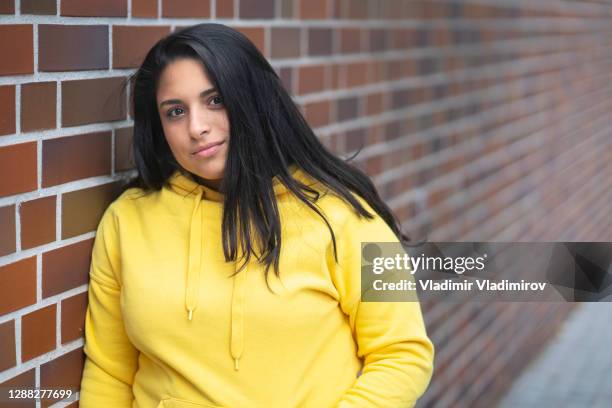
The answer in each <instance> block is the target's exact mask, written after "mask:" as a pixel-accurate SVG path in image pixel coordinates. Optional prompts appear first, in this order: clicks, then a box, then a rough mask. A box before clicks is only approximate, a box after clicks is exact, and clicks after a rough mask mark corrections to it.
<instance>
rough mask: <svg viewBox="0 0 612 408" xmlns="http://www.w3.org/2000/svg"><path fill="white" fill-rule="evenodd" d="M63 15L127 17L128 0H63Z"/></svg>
mask: <svg viewBox="0 0 612 408" xmlns="http://www.w3.org/2000/svg"><path fill="white" fill-rule="evenodd" d="M61 1H62V4H61V6H60V7H61V8H60V10H61V14H62V16H74V17H78V16H82V17H125V16H127V0H88V1H83V0H61Z"/></svg>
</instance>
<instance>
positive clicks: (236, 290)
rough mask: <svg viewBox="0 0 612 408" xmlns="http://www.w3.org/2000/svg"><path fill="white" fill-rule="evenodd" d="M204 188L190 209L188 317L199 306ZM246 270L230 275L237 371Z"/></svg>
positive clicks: (232, 340) (233, 352) (241, 346)
mask: <svg viewBox="0 0 612 408" xmlns="http://www.w3.org/2000/svg"><path fill="white" fill-rule="evenodd" d="M203 195H204V190H203V189H200V190H199V192H198V193H197V194H196V195H195V198H194V206H193V211H192V213H191V228H190V231H189V263H188V265H187V282H186V287H185V308H186V309H187V319H188V320H193V313H194V311H195V309H196V308H197V307H198V298H199V290H200V274H201V272H202V268H203V266H204V265H203V263H202V252H203V244H204V242H203V240H204V238H203V232H202V224H203V221H204V219H203V217H204V215H203V213H204V212H203V210H202V197H203ZM246 273H247V270H246V269H245V270H243V271H241V272H240V273H238V274H237V275H234V277H233V280H234V281H233V288H232V306H231V321H230V330H231V333H230V353H231V355H232V359H233V360H234V369H235V370H236V371H238V370H240V364H239V362H240V358H241V357H242V353H243V351H244V296H245V282H246Z"/></svg>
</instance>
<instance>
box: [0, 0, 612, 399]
mask: <svg viewBox="0 0 612 408" xmlns="http://www.w3.org/2000/svg"><path fill="white" fill-rule="evenodd" d="M0 13H2V14H1V15H0V108H1V112H2V114H1V115H0V226H1V229H0V386H2V387H5V386H17V385H19V386H22V387H25V386H29V387H33V386H40V387H49V386H53V385H55V386H61V387H63V388H66V387H70V388H78V384H79V381H80V375H81V370H82V364H83V355H82V347H83V320H84V312H85V308H86V305H87V279H88V277H87V274H88V270H89V262H90V251H91V249H92V244H93V239H94V232H95V227H96V226H97V223H98V220H99V218H100V216H101V214H102V212H103V211H104V209H105V208H106V206H107V205H108V204H109V203H110V202H111V201H112V199H113V198H114V197H115V194H116V191H117V185H118V180H119V178H120V177H122V176H124V175H127V174H130V173H129V172H130V170H131V169H132V164H131V159H130V154H129V143H130V133H131V128H130V126H131V124H132V119H131V117H130V113H129V107H128V100H129V90H128V89H125V88H124V84H125V81H126V78H127V76H128V75H129V74H131V73H132V72H133V71H134V68H135V67H136V66H137V65H138V63H139V61H140V59H141V58H142V56H143V55H144V53H145V52H146V51H147V50H148V48H149V47H150V46H151V45H152V44H153V43H154V42H155V41H156V40H157V39H158V38H160V37H161V36H163V35H164V34H166V33H168V32H170V31H172V30H174V29H176V28H178V27H182V26H186V25H191V24H196V23H198V22H201V21H205V20H215V21H219V22H222V23H225V24H228V25H230V26H232V27H235V28H237V29H239V30H241V31H242V32H244V33H245V34H246V35H247V36H249V37H250V38H251V39H252V40H253V41H254V42H255V44H256V45H257V46H258V47H259V48H260V50H262V52H263V53H264V54H265V56H266V57H267V58H269V59H270V61H271V62H272V64H273V66H274V67H275V68H276V69H277V70H278V72H279V74H280V75H281V78H282V79H283V82H284V83H285V85H286V86H287V88H288V89H289V90H290V91H291V92H292V94H293V95H294V96H295V100H296V102H298V103H299V105H300V106H301V108H302V109H303V112H304V113H305V115H306V117H307V119H308V121H309V123H311V125H312V126H313V128H315V131H316V133H317V134H318V135H319V137H320V139H321V140H322V141H323V142H324V143H325V144H326V145H327V146H329V147H330V148H331V149H332V150H333V151H334V152H336V153H337V154H339V155H343V156H348V155H350V154H351V153H353V152H354V151H355V150H356V149H358V148H360V147H362V146H363V149H362V150H361V153H360V154H359V155H358V156H357V158H356V159H355V163H357V164H358V165H359V166H360V167H361V168H362V169H364V170H366V171H367V172H368V173H369V174H370V175H371V176H372V177H373V180H374V181H375V183H376V185H377V187H378V188H379V190H380V192H381V194H382V195H383V197H384V198H385V200H386V201H387V202H388V203H389V205H390V206H391V207H392V208H393V209H394V210H395V211H396V213H397V214H398V215H399V216H400V217H401V219H402V221H403V224H404V226H405V229H406V232H408V234H409V235H411V236H412V237H413V238H423V237H428V238H429V239H430V240H457V241H459V240H474V241H478V240H480V241H487V240H489V241H530V240H531V241H581V240H584V241H589V240H590V241H598V240H602V241H605V240H610V239H612V216H611V211H610V206H609V204H608V203H609V202H610V200H612V177H611V176H612V166H611V165H610V163H612V124H611V122H610V119H609V112H610V111H612V93H611V92H610V91H611V87H612V85H610V84H611V83H612V69H611V68H612V49H611V45H610V44H611V40H612V31H611V30H612V5H611V4H610V3H607V2H605V1H599V2H597V1H549V0H539V1H519V0H516V1H513V0H489V1H476V0H472V1H467V0H466V1H461V2H457V1H455V2H452V1H450V0H448V1H435V0H428V1H406V0H350V1H349V0H257V1H255V0H172V1H170V0H105V1H97V0H87V1H84V0H0ZM423 308H424V311H425V319H426V322H427V325H428V329H429V332H430V334H431V336H432V338H433V340H434V342H435V343H436V346H437V355H436V363H435V366H436V370H435V373H434V377H433V380H432V383H431V386H430V388H429V390H428V392H427V393H426V395H425V396H424V397H423V399H422V400H421V401H420V404H419V405H421V406H457V404H461V405H464V406H471V405H482V406H488V405H490V404H492V403H493V402H494V401H495V400H496V398H498V397H499V395H501V394H502V393H503V392H504V389H506V388H507V387H508V385H509V384H510V383H511V381H512V379H513V377H514V376H516V374H517V373H518V372H519V371H520V369H521V368H523V367H524V366H525V364H526V363H527V362H529V360H530V359H531V358H532V357H533V356H534V355H536V354H537V353H538V351H539V350H540V349H541V347H542V346H543V345H544V344H545V340H546V338H547V337H548V336H550V335H551V334H553V333H554V332H555V330H556V329H557V328H558V327H559V324H560V323H561V322H562V321H563V319H564V317H565V316H566V315H567V314H568V313H570V312H571V308H572V306H571V305H565V304H537V303H514V304H511V303H509V304H488V305H482V304H476V303H466V304H461V305H456V304H451V303H441V304H440V303H438V304H429V303H424V305H423ZM476 401H477V402H478V404H477V403H476ZM49 404H50V403H44V404H43V406H48V405H49ZM63 405H66V404H64V403H59V404H56V406H63ZM76 405H77V404H76V403H72V405H71V406H76Z"/></svg>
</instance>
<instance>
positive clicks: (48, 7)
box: [21, 0, 57, 15]
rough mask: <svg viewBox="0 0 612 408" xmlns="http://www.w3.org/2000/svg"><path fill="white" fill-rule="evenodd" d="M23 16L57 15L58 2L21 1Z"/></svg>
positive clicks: (52, 0) (53, 0)
mask: <svg viewBox="0 0 612 408" xmlns="http://www.w3.org/2000/svg"><path fill="white" fill-rule="evenodd" d="M21 14H40V15H55V14H57V1H56V0H21Z"/></svg>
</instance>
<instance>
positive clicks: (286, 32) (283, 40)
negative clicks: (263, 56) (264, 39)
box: [270, 27, 300, 58]
mask: <svg viewBox="0 0 612 408" xmlns="http://www.w3.org/2000/svg"><path fill="white" fill-rule="evenodd" d="M270 38H271V41H272V46H271V56H272V58H292V57H299V56H300V29H299V28H287V27H273V28H272V35H271V36H270Z"/></svg>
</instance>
